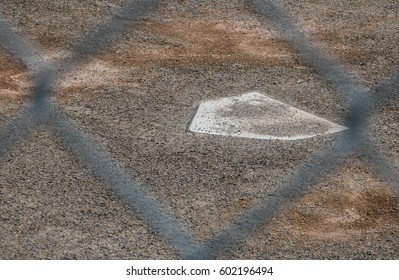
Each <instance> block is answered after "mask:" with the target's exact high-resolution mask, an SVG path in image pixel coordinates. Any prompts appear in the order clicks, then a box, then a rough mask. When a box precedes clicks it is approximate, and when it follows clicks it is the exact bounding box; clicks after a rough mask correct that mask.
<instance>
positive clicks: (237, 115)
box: [189, 92, 347, 140]
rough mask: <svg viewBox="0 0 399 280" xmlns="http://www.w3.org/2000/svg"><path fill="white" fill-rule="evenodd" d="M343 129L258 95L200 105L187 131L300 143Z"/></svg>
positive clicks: (256, 93) (246, 95)
mask: <svg viewBox="0 0 399 280" xmlns="http://www.w3.org/2000/svg"><path fill="white" fill-rule="evenodd" d="M345 129H347V127H344V126H341V125H338V124H335V123H332V122H330V121H328V120H326V119H323V118H320V117H317V116H315V115H313V114H310V113H307V112H305V111H302V110H299V109H297V108H294V107H292V106H290V105H288V104H284V103H282V102H279V101H277V100H274V99H272V98H270V97H267V96H265V95H263V94H260V93H258V92H250V93H246V94H243V95H241V96H235V97H228V98H222V99H218V100H210V101H205V102H203V103H201V104H200V106H199V107H198V110H197V113H196V115H195V117H194V119H193V120H192V122H191V125H190V127H189V130H190V131H192V132H198V133H207V134H215V135H226V136H233V137H246V138H256V139H269V140H274V139H279V140H297V139H304V138H310V137H315V136H318V135H325V134H329V133H335V132H339V131H342V130H345Z"/></svg>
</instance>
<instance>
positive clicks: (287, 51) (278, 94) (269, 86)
mask: <svg viewBox="0 0 399 280" xmlns="http://www.w3.org/2000/svg"><path fill="white" fill-rule="evenodd" d="M243 2H244V1H238V0H233V1H222V0H221V1H211V0H206V1H194V0H180V1H177V0H171V1H164V2H163V3H162V4H161V5H160V6H159V7H157V9H156V10H155V11H153V12H152V13H150V14H149V15H148V16H146V17H145V18H143V19H142V20H141V21H140V22H139V24H137V25H135V26H134V27H132V29H131V30H129V32H126V33H124V34H121V36H120V37H119V40H116V41H115V43H114V44H113V45H112V46H110V47H109V48H107V49H106V50H103V51H102V52H101V53H100V54H99V55H96V56H94V57H91V58H90V59H89V60H87V61H86V62H85V63H84V64H82V66H81V67H80V68H79V69H76V71H73V72H72V73H71V74H68V75H67V76H66V77H65V78H64V79H63V80H62V81H61V82H60V83H59V84H58V89H57V91H56V98H57V101H58V102H59V103H60V104H61V107H62V108H63V109H64V110H65V112H66V113H67V114H68V116H69V117H70V118H72V119H73V120H74V121H75V122H76V123H77V124H78V126H79V127H80V128H82V130H83V131H84V132H85V133H87V134H88V135H90V137H91V138H92V139H93V141H94V142H95V143H97V145H99V146H101V147H102V148H103V149H104V150H105V151H107V153H108V155H110V157H112V158H113V159H115V160H116V161H117V162H118V163H119V164H120V166H121V167H123V168H124V169H125V170H126V172H127V173H128V174H129V175H131V176H132V177H134V178H137V180H138V181H139V182H141V183H142V185H143V186H144V188H145V189H146V191H148V192H149V193H150V194H151V195H153V196H154V197H155V198H156V199H158V200H159V201H161V202H162V203H163V204H164V205H165V207H166V208H167V209H169V210H170V212H172V213H174V214H175V215H176V216H177V217H178V218H179V219H180V220H181V221H183V222H184V223H185V224H187V225H188V226H189V227H190V228H191V229H192V231H193V232H194V233H195V235H196V237H197V238H198V239H199V240H203V239H205V238H208V237H211V236H213V235H214V234H216V233H217V232H219V231H220V230H222V229H223V228H225V227H226V226H228V225H229V223H230V222H231V221H233V220H234V219H235V218H236V217H238V216H239V215H240V214H241V213H243V212H244V211H245V210H247V209H249V208H250V207H251V206H252V205H254V204H255V203H256V201H257V200H258V199H259V198H260V197H262V195H265V194H266V193H267V192H268V190H270V189H271V188H273V186H276V185H277V184H278V183H279V182H281V181H282V180H284V178H286V177H287V176H288V175H289V174H291V173H292V172H293V171H295V168H296V167H297V166H298V165H299V164H301V163H302V162H304V161H305V160H306V159H309V158H310V157H311V156H312V155H313V154H314V153H316V152H317V151H318V150H319V149H320V148H321V147H323V145H330V144H332V143H333V141H334V139H336V137H337V135H331V136H323V137H316V138H312V139H308V140H298V141H289V142H285V141H264V140H250V139H237V138H229V137H221V136H208V135H204V134H202V135H200V134H192V133H188V132H187V130H186V128H187V124H188V123H189V122H190V119H191V118H192V117H193V115H194V114H195V111H196V108H197V106H198V104H199V103H200V102H201V101H202V100H207V99H213V98H218V97H226V96H232V95H238V94H242V93H244V92H249V91H254V90H256V91H259V92H262V93H264V94H266V95H268V96H270V97H272V98H275V99H277V100H280V101H283V102H287V103H289V104H290V105H293V106H296V107H298V108H301V109H302V110H305V111H308V112H312V113H315V114H316V115H318V116H321V117H324V118H326V119H328V120H330V121H333V122H336V123H340V124H342V123H343V122H344V119H345V115H346V114H347V113H348V112H347V111H348V108H347V105H346V104H345V103H344V102H343V98H341V97H340V96H339V94H338V93H337V92H336V91H335V90H334V88H332V87H331V86H330V85H329V84H328V83H327V82H326V81H325V80H324V79H323V78H322V77H320V76H318V75H317V74H316V73H315V71H314V70H313V69H312V67H310V66H309V65H308V64H307V63H306V61H305V60H304V59H303V56H302V55H301V54H300V53H298V52H296V51H295V50H294V49H293V48H292V47H291V46H290V45H289V44H288V43H287V42H286V41H285V40H284V39H283V37H282V36H281V35H280V34H279V33H278V32H276V31H275V30H273V28H272V27H271V25H270V24H269V23H268V21H267V20H264V19H262V18H261V17H260V16H259V15H257V14H255V13H254V12H253V11H252V10H251V9H249V8H248V7H247V6H246V5H244V3H243ZM281 2H282V3H283V5H284V6H285V7H286V9H287V10H288V11H289V12H290V14H291V16H292V17H293V18H295V20H296V21H297V22H298V25H299V26H300V27H301V28H302V29H303V30H305V32H306V34H307V35H309V36H312V37H313V38H315V40H316V41H318V42H319V43H320V47H321V48H322V49H323V50H325V52H326V54H328V55H332V56H335V57H337V58H338V59H339V60H340V61H342V62H343V63H344V64H345V66H346V67H348V69H350V70H351V71H353V72H354V73H357V75H358V76H359V79H360V80H361V81H362V83H363V84H364V85H366V86H368V87H372V86H374V85H376V84H378V83H380V82H382V81H384V80H385V79H386V78H387V77H389V76H391V75H392V74H394V73H395V71H396V70H397V69H398V67H399V33H398V32H397V30H398V29H399V2H398V1H396V0H381V1H366V0H362V1H288V0H286V1H281ZM354 2H355V3H354ZM120 4H121V1H118V0H109V1H106V0H85V1H78V0H72V1H60V0H57V1H50V0H40V1H27V0H3V1H1V2H0V10H1V12H2V14H3V15H4V16H5V17H6V18H7V19H8V20H9V21H11V22H12V23H13V24H14V25H15V26H16V28H15V30H16V31H18V32H19V33H20V34H23V36H25V37H26V38H29V39H30V40H31V41H32V42H34V43H35V45H36V46H37V48H39V49H41V51H42V52H43V54H44V55H45V56H46V57H47V58H48V59H56V58H57V57H60V56H62V55H64V54H65V53H67V46H68V45H69V44H70V43H71V42H73V41H74V40H76V39H78V38H80V37H82V34H85V33H86V32H90V30H91V29H92V28H93V26H95V25H96V24H97V23H99V22H100V21H101V19H102V18H103V17H104V16H109V15H110V14H112V11H113V10H114V9H116V8H117V7H118V6H120ZM32 86H33V85H32V82H31V73H29V72H28V71H27V70H26V69H25V68H24V67H23V65H22V64H21V63H19V62H18V61H17V60H15V59H14V58H12V57H11V56H10V55H9V54H8V53H7V52H6V51H5V50H4V49H0V127H1V126H4V125H5V124H7V123H9V122H10V121H11V120H12V119H13V118H14V117H15V116H17V115H18V112H20V111H21V110H22V109H23V108H25V107H26V106H27V105H28V104H29V102H30V95H29V92H30V90H31V88H32ZM369 125H370V130H371V132H372V134H373V135H374V136H375V137H376V139H379V141H380V142H382V144H383V147H384V149H386V150H387V151H389V153H390V156H391V158H392V159H393V161H394V162H396V163H398V159H399V140H398V139H399V132H398V131H399V103H398V100H397V99H396V100H393V101H391V102H390V103H389V104H385V105H384V106H383V107H381V109H380V110H378V111H377V112H376V113H374V114H373V116H372V117H371V118H370V120H369ZM0 221H1V227H0V240H1V242H0V258H2V259H174V258H178V255H177V254H176V252H175V251H174V249H173V247H171V246H170V245H169V243H168V242H167V241H165V240H163V239H162V237H160V235H158V234H157V233H156V232H154V231H153V230H152V229H151V228H149V227H148V225H147V224H146V222H145V221H143V220H141V219H140V218H139V217H137V216H136V215H135V214H134V213H132V212H131V211H130V210H129V209H128V208H127V207H126V206H124V205H123V204H122V203H121V202H120V201H119V199H117V198H116V197H115V196H114V195H113V194H112V193H111V192H109V191H107V189H106V187H105V186H104V185H103V184H102V182H101V181H100V180H98V178H96V177H94V176H93V175H92V174H90V172H89V171H87V169H85V167H84V165H83V164H81V163H80V162H79V161H78V160H77V159H76V158H74V157H73V155H72V154H71V153H69V151H68V149H67V148H66V147H64V146H63V145H62V143H60V141H59V139H57V138H56V137H55V136H54V135H53V134H52V133H51V132H49V130H48V129H46V128H45V127H41V128H39V129H37V130H36V131H35V132H34V133H32V134H30V135H29V136H28V137H26V138H24V139H23V140H22V141H20V142H19V143H18V144H17V145H16V147H15V148H14V149H13V150H12V151H11V152H10V153H8V154H7V155H6V156H5V157H4V158H3V159H2V160H1V167H0ZM219 257H220V258H223V259H228V258H231V259H398V258H399V203H398V198H397V197H395V194H394V192H393V191H392V189H391V188H390V186H388V185H387V184H386V183H385V182H384V181H383V180H382V179H381V177H380V176H379V175H378V174H376V173H375V171H374V170H373V169H372V167H371V166H369V165H368V164H367V163H366V161H365V159H364V158H363V157H362V156H349V157H348V158H347V160H346V161H345V163H344V164H342V165H339V166H337V167H336V168H335V169H334V170H331V172H330V173H329V174H328V175H327V176H323V177H322V178H320V179H319V180H318V182H317V183H316V184H315V185H314V186H312V188H311V189H310V191H308V192H307V193H306V194H305V195H303V196H302V197H299V198H297V199H296V200H293V201H290V202H289V203H287V204H286V205H285V207H284V209H283V210H282V211H281V212H280V213H279V214H278V215H277V216H276V217H275V218H274V219H273V220H272V221H270V222H268V223H266V224H265V225H264V226H263V227H261V228H259V229H258V230H257V231H256V232H254V233H253V235H251V236H249V237H248V238H247V239H246V240H244V241H243V242H242V244H241V245H240V246H238V247H236V248H234V249H232V250H231V251H230V252H228V253H225V254H223V255H221V256H219Z"/></svg>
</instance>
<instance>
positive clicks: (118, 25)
mask: <svg viewBox="0 0 399 280" xmlns="http://www.w3.org/2000/svg"><path fill="white" fill-rule="evenodd" d="M160 2H161V1H159V0H151V1H148V0H139V1H126V3H124V5H122V7H123V8H121V9H120V10H119V11H117V12H116V13H115V15H114V16H113V17H112V18H110V19H106V20H104V21H103V22H102V23H101V24H100V25H99V26H98V28H97V29H95V30H94V31H93V32H92V33H91V34H89V35H88V36H86V37H85V39H84V40H83V41H79V42H77V43H75V44H73V45H72V46H70V47H69V50H70V52H71V55H70V56H68V57H66V58H63V59H61V60H60V61H55V62H54V63H52V64H51V65H50V64H47V63H46V62H45V60H44V58H43V57H42V56H41V54H40V52H39V51H38V50H35V49H34V48H33V47H32V45H31V44H29V43H28V41H27V40H25V39H24V38H23V37H21V36H20V35H18V34H17V33H15V32H14V31H13V28H12V26H11V24H10V23H9V22H7V21H6V20H4V19H3V17H0V42H1V44H2V46H3V47H5V48H6V49H7V50H8V51H9V52H10V53H12V54H13V55H14V57H16V58H17V59H20V60H21V61H22V62H23V63H24V64H25V65H26V66H27V67H28V68H29V69H30V70H32V71H33V73H34V82H35V88H34V92H33V94H34V97H35V98H34V101H33V104H32V105H31V106H30V108H28V109H26V110H25V111H24V112H23V113H22V114H20V115H19V116H18V117H17V118H15V120H13V121H12V122H10V123H9V124H8V125H6V126H5V127H4V128H3V129H2V130H1V131H0V156H1V157H4V156H5V154H6V153H7V152H8V151H10V150H11V149H12V148H13V147H14V146H15V144H16V143H17V142H18V141H19V140H20V139H22V138H24V137H26V136H27V135H28V134H29V133H30V132H32V131H33V130H34V129H35V128H36V127H37V126H38V125H45V126H47V127H48V128H49V129H51V130H52V131H54V133H55V134H56V135H57V136H58V137H59V139H60V140H61V141H62V142H63V143H64V144H66V145H67V146H68V147H69V148H70V150H71V152H72V153H73V154H74V156H75V157H76V158H78V159H79V160H80V161H81V162H83V163H84V164H85V166H86V167H87V168H88V169H89V170H90V171H91V172H92V173H93V174H95V175H96V176H97V177H98V178H100V179H101V180H102V181H103V182H104V183H105V184H106V185H107V186H108V188H109V189H110V190H112V191H113V192H114V193H115V194H116V195H117V196H118V197H119V198H120V199H121V200H122V201H123V202H124V203H125V204H126V205H127V206H128V207H129V208H130V209H131V210H132V211H134V212H135V213H136V214H137V215H139V216H140V217H141V218H142V219H143V220H144V221H146V222H147V223H148V224H149V225H150V226H151V227H152V228H153V229H154V230H155V231H156V232H157V233H158V234H159V235H161V236H162V237H164V238H165V239H166V240H168V241H169V243H170V244H171V245H172V246H173V247H174V248H175V249H176V250H177V251H178V253H179V256H180V257H181V258H184V259H212V258H216V257H218V256H219V255H220V254H222V253H223V252H226V251H227V250H230V249H231V248H233V247H234V246H236V245H238V244H239V243H241V242H243V241H244V240H245V239H246V238H247V237H248V236H249V235H251V234H252V233H253V232H254V231H255V230H256V229H257V228H259V227H260V226H262V225H264V224H266V223H267V222H268V221H270V219H272V218H273V217H274V216H275V215H276V213H277V212H278V211H279V210H280V209H281V207H282V206H283V205H284V204H285V202H287V201H288V200H291V199H292V198H295V197H298V196H299V195H301V194H303V193H304V192H305V191H307V190H308V189H309V188H310V187H311V186H312V184H313V183H315V182H316V180H317V179H319V178H320V177H321V176H323V175H325V174H326V173H328V172H329V171H330V170H331V169H332V168H333V167H335V166H336V165H338V164H339V163H341V162H343V160H344V159H345V158H346V157H347V156H348V155H349V154H353V153H357V154H363V155H365V156H366V158H367V159H368V160H369V162H370V163H371V165H372V166H374V167H375V170H376V171H377V172H378V174H379V175H381V177H382V178H384V180H386V181H387V182H388V183H390V185H391V187H392V188H393V190H394V192H395V193H396V194H397V193H398V192H399V190H398V185H397V184H398V182H399V176H398V174H399V172H397V169H396V167H395V166H394V165H393V164H392V163H390V161H389V160H388V158H387V157H386V155H385V154H384V153H383V152H381V151H380V150H379V149H377V148H376V147H375V146H373V145H372V144H370V142H371V141H368V137H369V135H368V133H367V128H366V127H365V124H364V123H365V120H366V119H367V117H368V116H369V115H370V114H371V113H372V112H374V111H375V110H376V109H377V108H378V106H380V104H383V102H386V101H389V100H391V99H393V98H395V97H396V93H397V91H398V86H399V73H397V74H396V75H395V76H393V77H391V79H388V80H387V82H385V83H384V84H380V85H378V86H376V87H375V88H374V89H368V88H366V87H365V86H362V85H361V83H360V82H359V81H358V79H357V78H356V77H355V76H354V75H353V73H351V72H350V71H348V70H346V68H345V67H344V66H343V65H342V64H340V63H339V62H338V61H337V60H335V59H333V58H331V57H329V56H327V55H325V54H323V52H322V51H321V50H320V49H319V48H318V47H317V45H316V44H315V43H314V42H313V41H312V40H311V39H310V38H309V37H308V36H304V34H303V32H301V30H300V28H298V27H297V25H296V24H295V22H294V21H293V20H292V19H291V18H290V17H289V16H288V13H287V12H285V11H284V10H283V8H281V7H280V6H279V5H277V4H275V1H267V0H253V1H246V2H247V3H246V4H248V6H249V8H250V9H252V10H253V11H254V12H256V13H258V14H259V15H260V16H262V17H264V19H265V20H267V21H268V23H270V24H271V25H272V26H273V27H274V28H275V29H276V30H277V31H278V32H279V33H280V34H281V35H282V36H283V37H284V38H285V39H286V40H287V41H288V42H289V43H290V44H291V45H292V47H293V48H295V49H296V50H297V51H298V52H300V53H301V54H302V55H303V56H304V57H305V59H306V60H307V62H308V63H309V64H310V65H311V66H312V67H313V68H314V69H315V70H316V72H317V73H318V74H319V75H320V76H322V77H323V78H325V79H326V80H327V81H328V82H329V83H330V84H331V85H332V86H333V87H335V89H336V90H337V91H338V92H339V93H340V94H341V95H342V96H343V97H344V98H345V100H346V101H347V103H348V104H349V106H350V108H351V110H350V115H349V116H348V118H347V121H346V124H345V125H346V126H347V127H349V130H346V131H344V132H342V133H341V137H340V139H339V140H338V141H337V143H335V145H331V146H329V147H328V148H324V149H322V150H321V151H319V152H318V153H316V154H315V155H314V156H313V157H312V158H311V159H310V160H308V161H307V162H306V163H304V164H302V165H301V166H299V167H298V168H297V170H296V172H295V173H294V174H293V175H292V176H291V177H290V178H285V180H284V183H282V184H280V185H279V186H278V187H277V188H275V189H274V191H273V193H268V195H267V196H265V197H263V198H261V199H259V201H258V203H257V204H256V205H255V206H254V207H252V208H251V209H249V210H248V211H246V212H245V213H242V215H241V216H240V217H239V218H238V219H236V220H235V221H234V222H233V223H231V225H230V226H229V227H228V228H226V229H224V230H223V231H221V232H220V233H219V234H216V235H215V236H213V237H211V238H210V239H207V240H205V241H203V242H198V241H196V239H195V238H194V235H193V234H191V233H190V231H189V230H188V229H187V227H186V226H185V225H183V224H182V223H181V222H180V221H179V220H178V219H177V218H175V217H174V215H173V214H172V213H169V212H168V211H166V210H165V208H164V207H163V206H162V204H161V203H160V202H158V201H157V200H156V199H154V198H153V197H152V196H151V195H149V194H148V193H147V192H146V191H145V190H143V189H142V188H141V187H140V186H139V185H138V184H137V183H136V181H135V180H134V179H133V178H131V177H129V176H128V175H127V174H126V173H125V172H124V170H122V169H121V168H119V167H118V165H117V164H116V163H115V162H114V161H113V160H112V159H110V158H108V157H107V156H106V155H105V153H103V152H102V151H101V150H100V149H99V148H98V147H94V146H93V145H92V144H90V142H89V140H88V138H87V136H85V134H84V133H83V132H82V131H81V130H80V129H79V128H78V127H77V126H76V125H75V124H74V123H73V122H72V121H71V120H69V119H68V118H67V117H66V116H65V114H64V113H63V112H62V110H61V109H60V108H59V107H58V106H57V104H55V103H54V102H53V101H51V100H50V99H49V95H51V94H52V85H53V83H54V82H55V81H57V80H58V79H60V77H61V76H62V75H63V74H65V73H67V72H70V71H73V70H74V69H75V68H76V67H77V66H79V65H80V64H82V63H84V61H85V59H86V58H87V57H88V56H90V55H93V54H96V53H98V52H99V51H100V50H102V49H103V48H104V47H105V46H107V45H110V44H111V43H112V42H113V40H114V39H115V38H116V37H117V36H118V35H119V34H121V33H123V32H125V31H127V30H128V29H129V28H131V25H132V22H137V21H138V20H139V19H140V18H142V17H143V16H144V15H146V14H148V13H149V12H150V11H151V10H153V8H154V7H155V6H156V5H158V4H159V3H160ZM60 65H62V68H61V67H60Z"/></svg>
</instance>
